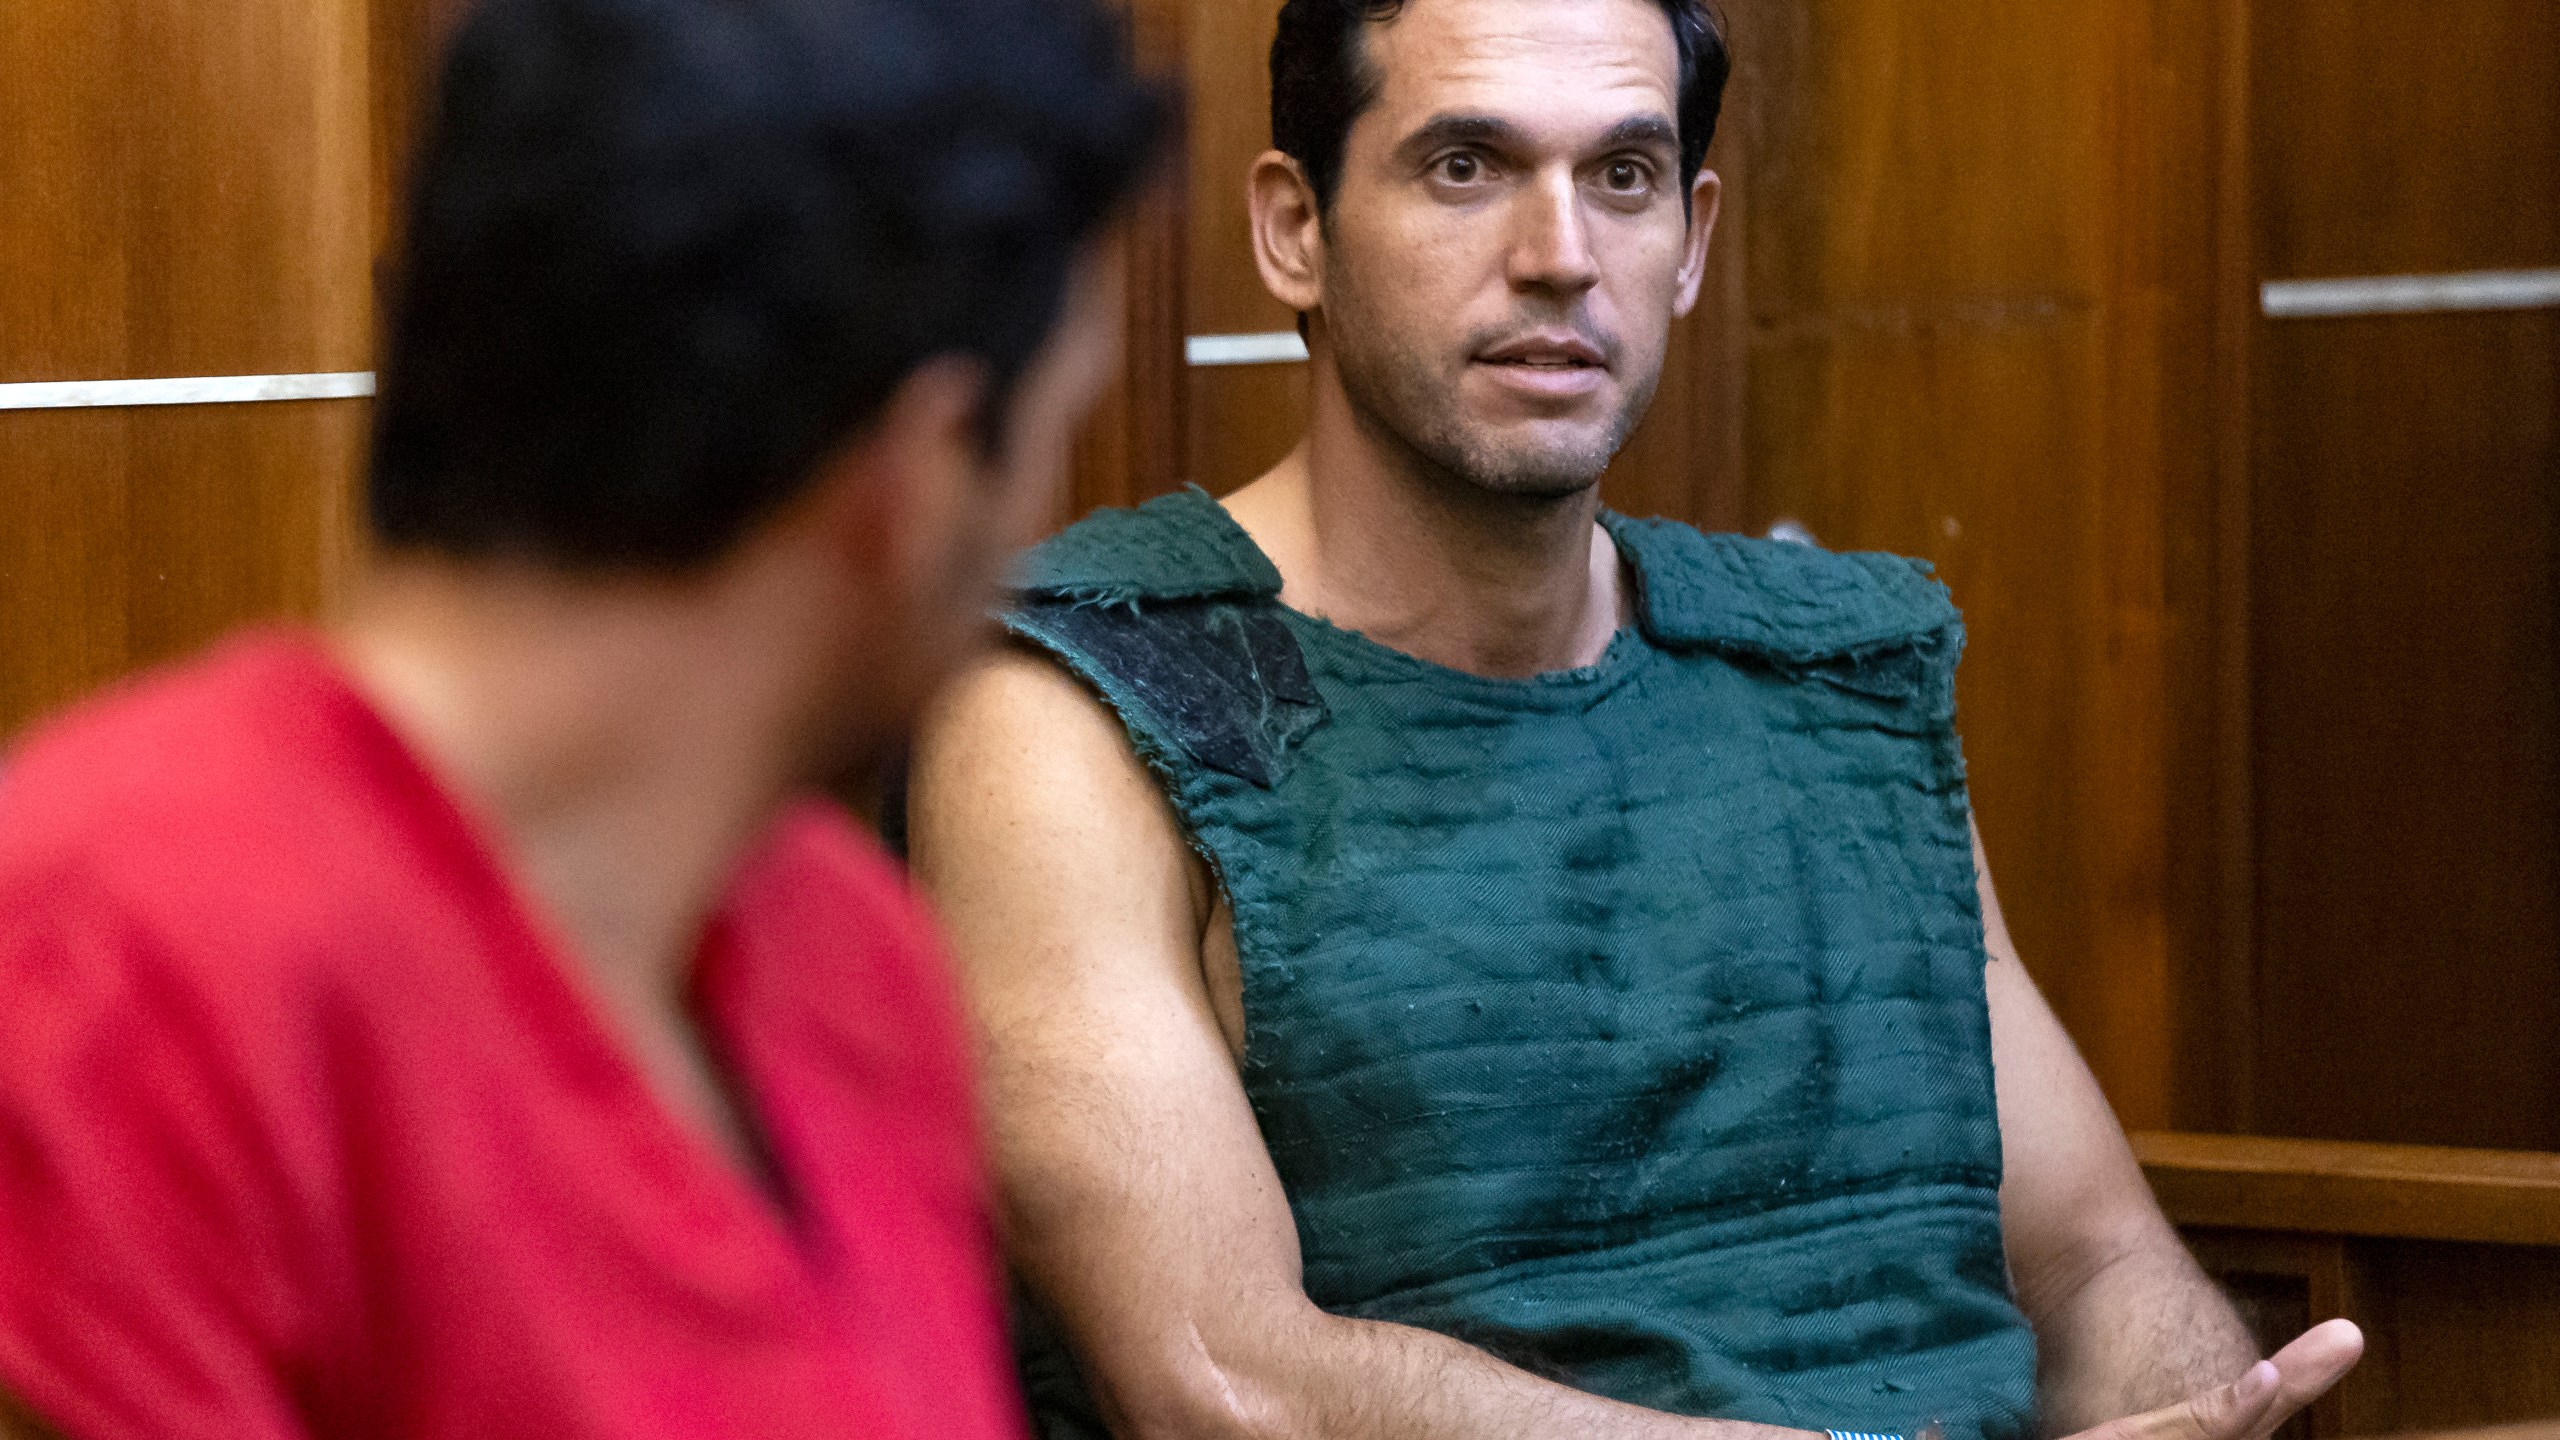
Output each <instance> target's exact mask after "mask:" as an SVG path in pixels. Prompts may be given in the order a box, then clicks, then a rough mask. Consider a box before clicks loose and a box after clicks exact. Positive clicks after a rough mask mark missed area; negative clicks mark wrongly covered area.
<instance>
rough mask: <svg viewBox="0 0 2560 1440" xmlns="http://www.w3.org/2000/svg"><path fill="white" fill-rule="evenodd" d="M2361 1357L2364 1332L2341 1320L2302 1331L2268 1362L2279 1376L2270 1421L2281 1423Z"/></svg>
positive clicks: (2351, 1367)
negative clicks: (2275, 1412)
mask: <svg viewBox="0 0 2560 1440" xmlns="http://www.w3.org/2000/svg"><path fill="white" fill-rule="evenodd" d="M2363 1356H2364V1332H2363V1331H2361V1330H2358V1329H2357V1328H2356V1327H2355V1326H2353V1325H2351V1324H2349V1323H2348V1322H2346V1321H2344V1320H2332V1321H2329V1322H2328V1323H2327V1324H2325V1325H2314V1326H2312V1327H2311V1328H2310V1329H2308V1330H2305V1331H2303V1332H2302V1334H2301V1335H2300V1336H2299V1337H2297V1338H2296V1339H2295V1340H2294V1342H2293V1343H2292V1344H2290V1345H2287V1346H2286V1347H2284V1348H2283V1349H2282V1350H2279V1351H2277V1352H2276V1358H2275V1359H2274V1360H2273V1361H2271V1362H2269V1363H2271V1364H2273V1365H2274V1366H2275V1367H2276V1371H2277V1373H2278V1375H2279V1376H2281V1377H2282V1378H2281V1380H2280V1382H2279V1385H2278V1389H2279V1391H2280V1396H2279V1398H2278V1400H2277V1402H2276V1410H2277V1412H2278V1413H2277V1414H2275V1415H2274V1416H2273V1417H2272V1423H2273V1424H2274V1425H2281V1424H2283V1423H2284V1422H2285V1420H2286V1419H2287V1418H2288V1417H2290V1416H2291V1415H2292V1414H2293V1412H2295V1411H2297V1410H2299V1409H2301V1408H2302V1407H2303V1406H2305V1405H2308V1404H2310V1403H2311V1402H2312V1401H2314V1400H2317V1399H2319V1398H2320V1397H2321V1396H2323V1395H2325V1394H2327V1393H2329V1387H2330V1386H2332V1385H2335V1384H2337V1383H2338V1380H2339V1377H2341V1376H2343V1375H2345V1374H2346V1373H2347V1372H2348V1371H2349V1370H2352V1369H2354V1368H2355V1364H2356V1361H2357V1360H2359V1359H2361V1358H2363Z"/></svg>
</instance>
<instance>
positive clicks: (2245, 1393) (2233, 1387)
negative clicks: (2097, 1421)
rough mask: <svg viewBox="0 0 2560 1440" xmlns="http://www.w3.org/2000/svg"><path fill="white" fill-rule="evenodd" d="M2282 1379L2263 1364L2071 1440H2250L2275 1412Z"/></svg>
mask: <svg viewBox="0 0 2560 1440" xmlns="http://www.w3.org/2000/svg"><path fill="white" fill-rule="evenodd" d="M2282 1388H2283V1375H2282V1373H2281V1372H2279V1371H2278V1370H2277V1369H2276V1367H2275V1366H2274V1365H2273V1364H2272V1363H2270V1362H2268V1361H2265V1360H2261V1361H2259V1362H2258V1363H2257V1364H2255V1365H2252V1366H2250V1367H2249V1373H2248V1374H2246V1375H2243V1376H2241V1377H2240V1378H2239V1379H2237V1380H2234V1381H2232V1382H2231V1383H2230V1384H2228V1385H2218V1386H2216V1387H2214V1388H2213V1389H2211V1390H2207V1391H2205V1392H2204V1393H2202V1394H2200V1395H2196V1396H2193V1397H2191V1398H2189V1399H2188V1400H2187V1401H2186V1402H2185V1403H2183V1404H2179V1405H2172V1406H2170V1407H2169V1408H2167V1409H2165V1410H2153V1411H2149V1412H2147V1413H2145V1414H2141V1415H2128V1416H2126V1417H2125V1418H2123V1419H2122V1420H2110V1421H2108V1422H2107V1423H2106V1424H2104V1425H2100V1426H2098V1427H2097V1428H2096V1429H2093V1430H2083V1431H2081V1432H2080V1434H2079V1435H2077V1436H2075V1437H2073V1440H2249V1437H2252V1436H2255V1435H2256V1434H2258V1433H2259V1427H2260V1423H2261V1422H2262V1421H2263V1420H2264V1419H2265V1418H2266V1416H2267V1414H2268V1413H2269V1412H2270V1411H2272V1410H2273V1409H2274V1408H2275V1403H2276V1396H2277V1394H2278V1392H2279V1391H2280V1390H2281V1389H2282Z"/></svg>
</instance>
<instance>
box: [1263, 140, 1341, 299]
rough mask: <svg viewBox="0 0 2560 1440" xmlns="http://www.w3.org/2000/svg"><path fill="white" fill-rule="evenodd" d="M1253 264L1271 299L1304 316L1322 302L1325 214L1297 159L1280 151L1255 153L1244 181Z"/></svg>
mask: <svg viewBox="0 0 2560 1440" xmlns="http://www.w3.org/2000/svg"><path fill="white" fill-rule="evenodd" d="M1245 187H1246V188H1245V205H1246V208H1247V209H1248V210H1249V211H1250V212H1251V215H1252V218H1253V263H1254V268H1256V269H1258V270H1260V271H1261V272H1262V287H1263V288H1264V289H1266V290H1268V291H1270V292H1271V298H1273V299H1275V300H1277V301H1279V302H1280V303H1281V304H1283V305H1286V306H1288V307H1289V308H1290V309H1292V310H1295V311H1297V312H1298V313H1299V314H1301V315H1304V314H1306V313H1307V312H1308V311H1310V310H1314V309H1318V308H1320V307H1321V306H1322V305H1323V304H1324V217H1323V214H1322V212H1321V211H1319V210H1318V209H1317V207H1316V192H1315V187H1314V186H1312V185H1310V184H1308V183H1307V172H1306V171H1305V170H1303V169H1301V168H1299V165H1298V162H1297V161H1295V160H1292V159H1290V158H1289V157H1288V156H1286V155H1283V154H1281V153H1280V152H1279V151H1277V150H1265V151H1264V152H1262V154H1261V155H1259V156H1257V157H1255V159H1254V162H1253V172H1252V173H1251V174H1250V175H1249V176H1248V177H1246V180H1245Z"/></svg>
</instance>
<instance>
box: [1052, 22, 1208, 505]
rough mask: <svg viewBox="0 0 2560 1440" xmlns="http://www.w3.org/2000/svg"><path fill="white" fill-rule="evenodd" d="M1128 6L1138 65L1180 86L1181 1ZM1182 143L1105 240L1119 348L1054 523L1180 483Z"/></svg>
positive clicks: (1184, 404) (1184, 236) (1185, 214)
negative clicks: (1119, 292) (1120, 318)
mask: <svg viewBox="0 0 2560 1440" xmlns="http://www.w3.org/2000/svg"><path fill="white" fill-rule="evenodd" d="M1127 13H1128V18H1129V30H1130V42H1131V45H1132V46H1133V48H1134V50H1135V52H1136V53H1135V58H1136V61H1137V63H1138V66H1139V68H1141V69H1142V70H1144V71H1146V72H1148V73H1150V74H1154V75H1158V76H1161V77H1163V78H1164V79H1165V81H1166V82H1167V84H1168V85H1169V86H1171V87H1173V88H1175V89H1179V88H1180V86H1181V84H1182V73H1183V63H1184V58H1183V57H1184V55H1185V54H1186V52H1187V50H1188V40H1187V38H1186V35H1187V26H1188V23H1189V17H1188V15H1187V14H1186V13H1185V10H1184V5H1183V0H1133V3H1132V4H1130V6H1129V7H1128V12H1127ZM1183 146H1184V142H1183V140H1182V139H1181V138H1180V136H1179V135H1177V137H1176V140H1175V149H1174V150H1173V151H1172V153H1171V154H1170V155H1169V156H1168V157H1167V159H1166V162H1165V165H1164V169H1163V172H1162V174H1160V175H1159V176H1158V177H1157V179H1156V182H1155V183H1154V184H1153V185H1152V186H1151V187H1150V188H1149V189H1148V190H1147V192H1146V193H1145V194H1144V195H1143V196H1142V197H1140V199H1139V201H1138V203H1137V205H1136V206H1135V208H1134V213H1132V214H1131V215H1130V216H1129V217H1128V220H1127V222H1126V223H1125V224H1124V225H1123V226H1122V227H1121V228H1120V231H1119V233H1118V234H1117V235H1115V236H1114V237H1112V239H1111V240H1110V244H1111V245H1112V246H1113V247H1114V249H1115V250H1116V252H1117V258H1116V263H1117V264H1119V266H1120V267H1121V273H1122V274H1123V276H1125V277H1126V280H1127V285H1128V298H1127V308H1126V311H1125V319H1126V331H1125V336H1124V346H1125V349H1124V351H1123V355H1122V361H1121V366H1120V373H1119V375H1118V376H1117V377H1116V378H1115V380H1114V383H1113V384H1112V386H1111V387H1110V389H1109V390H1108V391H1107V392H1106V393H1105V394H1104V395H1103V397H1102V399H1101V401H1100V403H1098V404H1097V405H1096V406H1095V407H1094V412H1093V415H1092V416H1091V417H1090V418H1089V419H1088V420H1087V421H1086V423H1085V428H1084V431H1083V433H1082V434H1081V435H1080V436H1079V437H1078V439H1077V443H1076V451H1075V460H1074V472H1073V483H1072V484H1071V485H1070V487H1069V489H1068V493H1067V496H1066V498H1065V502H1064V505H1063V507H1062V510H1061V513H1060V514H1059V516H1058V523H1059V524H1060V525H1061V526H1064V525H1066V524H1067V523H1069V522H1071V521H1073V520H1075V519H1076V518H1077V517H1079V516H1081V515H1083V514H1085V513H1086V512H1088V511H1091V510H1093V509H1095V508H1097V507H1099V506H1105V505H1134V504H1136V503H1138V502H1139V501H1142V500H1146V499H1149V498H1151V497H1153V496H1156V495H1161V494H1163V493H1165V492H1166V491H1168V490H1172V489H1175V488H1177V487H1179V486H1180V484H1181V482H1182V474H1183V440H1184V433H1185V432H1184V425H1183V416H1184V414H1185V412H1186V411H1187V410H1188V408H1189V396H1188V395H1187V394H1186V392H1185V380H1184V375H1183V368H1184V367H1183V361H1182V337H1183V334H1184V331H1185V328H1186V327H1187V326H1188V324H1189V323H1190V322H1189V319H1188V316H1187V310H1188V305H1187V299H1186V296H1185V293H1184V276H1185V263H1186V262H1185V259H1184V257H1185V255H1186V253H1187V251H1188V249H1189V239H1188V227H1189V225H1190V218H1189V217H1190V210H1191V206H1190V203H1189V196H1188V189H1189V182H1188V178H1187V171H1186V167H1185V161H1184V158H1183V157H1184V155H1185V154H1186V153H1187V150H1186V149H1184V148H1183Z"/></svg>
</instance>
